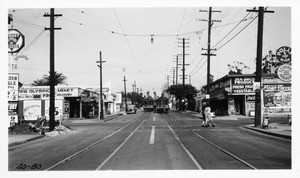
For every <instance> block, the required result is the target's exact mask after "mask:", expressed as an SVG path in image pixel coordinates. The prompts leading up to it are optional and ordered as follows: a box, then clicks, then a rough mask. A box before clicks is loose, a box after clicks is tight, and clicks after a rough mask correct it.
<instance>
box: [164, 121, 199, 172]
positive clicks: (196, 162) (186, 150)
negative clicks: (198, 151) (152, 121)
mask: <svg viewBox="0 0 300 178" xmlns="http://www.w3.org/2000/svg"><path fill="white" fill-rule="evenodd" d="M164 122H165V124H166V125H167V126H168V128H169V129H170V130H171V133H172V134H173V136H174V137H175V139H176V140H177V141H178V143H179V144H180V146H181V147H182V148H183V149H184V151H185V152H186V153H187V154H188V155H189V157H190V158H191V160H192V161H193V162H194V164H195V165H196V166H197V168H198V169H200V170H202V169H203V167H202V166H201V165H200V164H199V163H198V161H197V160H196V158H194V156H193V155H192V154H191V152H190V151H189V150H188V149H187V148H186V147H185V146H184V144H183V143H182V142H181V141H180V139H179V137H178V136H177V134H176V133H175V131H174V130H173V129H172V128H171V127H170V125H169V124H168V123H167V122H166V121H165V120H164Z"/></svg>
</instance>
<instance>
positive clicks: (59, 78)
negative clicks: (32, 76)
mask: <svg viewBox="0 0 300 178" xmlns="http://www.w3.org/2000/svg"><path fill="white" fill-rule="evenodd" d="M66 80H67V77H66V76H65V75H64V74H63V73H58V72H57V71H55V72H54V85H58V84H67V82H66ZM31 85H32V86H50V72H49V74H48V75H47V74H45V75H44V76H43V77H42V78H41V79H36V80H34V81H33V82H32V83H31Z"/></svg>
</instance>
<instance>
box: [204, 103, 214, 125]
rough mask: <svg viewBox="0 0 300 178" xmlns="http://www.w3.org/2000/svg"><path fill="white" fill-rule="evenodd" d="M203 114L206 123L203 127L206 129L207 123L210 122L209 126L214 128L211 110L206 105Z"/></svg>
mask: <svg viewBox="0 0 300 178" xmlns="http://www.w3.org/2000/svg"><path fill="white" fill-rule="evenodd" d="M204 114H205V117H206V118H205V122H206V124H205V126H206V127H209V123H208V122H209V121H210V122H211V125H212V126H213V127H214V126H215V124H214V122H213V119H212V114H211V108H210V106H209V105H207V106H206V107H205V109H204Z"/></svg>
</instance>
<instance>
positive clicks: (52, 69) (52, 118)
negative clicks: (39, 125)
mask: <svg viewBox="0 0 300 178" xmlns="http://www.w3.org/2000/svg"><path fill="white" fill-rule="evenodd" d="M58 16H62V15H61V14H54V8H51V9H50V15H49V14H48V13H47V14H44V17H50V28H45V30H50V108H49V116H50V118H49V130H50V131H53V130H54V128H55V65H54V58H55V55H54V50H55V48H54V30H61V28H55V27H54V20H55V19H54V18H55V17H58Z"/></svg>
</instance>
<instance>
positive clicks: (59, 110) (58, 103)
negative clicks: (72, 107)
mask: <svg viewBox="0 0 300 178" xmlns="http://www.w3.org/2000/svg"><path fill="white" fill-rule="evenodd" d="M63 104H64V103H63V100H55V114H54V115H55V120H60V118H61V117H62V115H63ZM49 109H50V100H45V116H46V120H49V118H50V116H49Z"/></svg>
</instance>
